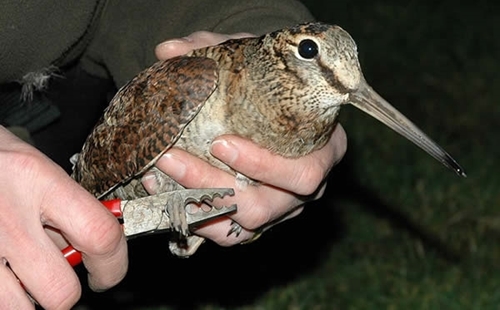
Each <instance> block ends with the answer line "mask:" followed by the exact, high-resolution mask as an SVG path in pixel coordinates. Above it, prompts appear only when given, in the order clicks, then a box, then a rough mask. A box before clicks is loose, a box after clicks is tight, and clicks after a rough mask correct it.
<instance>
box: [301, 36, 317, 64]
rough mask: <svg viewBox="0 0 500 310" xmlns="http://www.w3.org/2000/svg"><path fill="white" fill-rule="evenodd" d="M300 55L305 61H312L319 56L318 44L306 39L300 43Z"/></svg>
mask: <svg viewBox="0 0 500 310" xmlns="http://www.w3.org/2000/svg"><path fill="white" fill-rule="evenodd" d="M299 55H300V56H301V57H302V58H304V59H312V58H314V57H316V55H318V44H316V42H314V41H313V40H310V39H305V40H302V41H300V43H299Z"/></svg>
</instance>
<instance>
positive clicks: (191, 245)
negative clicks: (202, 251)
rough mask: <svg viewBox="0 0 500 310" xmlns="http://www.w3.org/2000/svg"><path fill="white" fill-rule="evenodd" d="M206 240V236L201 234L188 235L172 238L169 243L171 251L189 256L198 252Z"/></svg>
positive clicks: (184, 256)
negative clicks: (200, 235)
mask: <svg viewBox="0 0 500 310" xmlns="http://www.w3.org/2000/svg"><path fill="white" fill-rule="evenodd" d="M203 242H205V238H203V237H199V236H194V235H193V236H188V237H185V238H179V239H177V240H171V241H170V243H169V249H170V252H171V253H172V254H174V255H176V256H178V257H182V258H188V257H189V256H191V255H193V254H194V253H196V251H197V250H198V248H199V247H200V246H201V245H202V244H203Z"/></svg>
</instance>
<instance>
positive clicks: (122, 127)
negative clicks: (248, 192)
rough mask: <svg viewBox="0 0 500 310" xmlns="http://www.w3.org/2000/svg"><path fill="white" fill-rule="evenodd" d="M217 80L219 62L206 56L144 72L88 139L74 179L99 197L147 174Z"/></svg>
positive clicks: (165, 63)
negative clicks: (138, 176)
mask: <svg viewBox="0 0 500 310" xmlns="http://www.w3.org/2000/svg"><path fill="white" fill-rule="evenodd" d="M217 79H218V72H217V66H216V62H215V61H214V60H212V59H209V58H203V57H184V56H183V57H177V58H174V59H170V60H166V61H160V62H157V63H156V64H154V65H153V66H151V67H150V68H148V69H146V70H144V71H143V72H141V73H140V74H139V75H138V76H136V77H135V78H134V79H133V80H131V81H130V82H129V83H127V84H126V85H125V86H124V87H122V88H121V89H120V90H119V91H118V93H117V94H116V95H115V97H114V98H113V100H112V101H111V103H110V105H109V106H108V108H107V109H106V110H105V112H104V115H103V116H102V117H101V119H100V120H99V122H98V123H97V125H96V127H95V128H94V130H93V132H92V133H91V135H90V136H89V137H88V138H87V142H86V143H85V146H84V148H83V149H82V152H81V153H80V158H79V161H78V163H77V167H76V169H74V171H75V173H74V174H73V178H74V179H75V180H76V181H77V182H79V183H80V184H81V185H82V186H83V187H85V188H86V189H87V190H88V191H90V192H91V193H92V194H94V195H95V196H98V197H99V196H103V195H104V194H106V193H107V192H109V191H111V190H112V189H113V188H115V187H116V186H118V185H120V184H123V183H126V182H127V181H129V180H130V179H131V178H133V177H135V176H137V175H140V174H141V173H144V172H145V171H146V170H147V169H148V168H150V167H151V166H152V165H153V164H154V162H155V161H154V160H155V159H156V158H157V157H159V156H160V155H162V154H163V153H164V152H165V151H167V150H168V149H169V148H170V147H171V146H172V145H173V144H174V143H175V141H176V140H177V139H178V138H179V136H180V135H181V134H182V130H183V129H184V127H185V126H186V125H187V124H188V123H189V122H190V121H191V120H192V119H193V118H194V117H195V116H196V114H197V113H198V112H199V110H200V109H201V107H202V106H203V104H204V103H205V102H206V100H207V98H208V97H209V96H210V95H211V94H212V93H213V91H214V90H215V88H216V87H217ZM138 106H140V107H141V108H137V107H138Z"/></svg>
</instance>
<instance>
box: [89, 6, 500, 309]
mask: <svg viewBox="0 0 500 310" xmlns="http://www.w3.org/2000/svg"><path fill="white" fill-rule="evenodd" d="M306 4H308V6H309V7H310V9H311V10H312V11H313V13H315V15H316V17H317V18H318V19H319V20H322V21H325V22H329V23H336V24H339V25H341V26H342V27H343V28H345V29H346V30H348V31H349V32H350V33H351V35H352V36H353V37H354V38H355V40H356V41H357V43H358V48H359V50H360V58H361V62H362V66H363V68H364V72H365V76H366V78H367V80H368V82H369V83H370V84H371V85H372V86H373V87H374V88H375V89H376V90H377V91H378V92H379V93H380V94H382V96H383V97H385V98H386V99H387V100H388V101H389V102H391V103H392V104H393V105H394V106H396V107H397V108H398V109H400V111H402V112H403V113H404V114H405V115H407V116H409V118H411V119H412V120H413V121H414V122H415V123H416V124H418V125H419V127H421V128H422V129H423V130H424V131H425V132H427V133H428V134H429V135H430V136H431V137H433V139H434V140H436V141H438V142H439V143H440V144H441V145H442V146H443V147H444V148H445V149H447V150H448V151H449V152H450V153H451V154H453V155H454V156H455V158H456V159H457V160H458V161H459V162H460V163H461V164H462V165H463V166H464V168H465V169H466V171H467V172H468V177H467V178H466V179H461V178H459V177H457V176H455V175H454V174H453V172H450V171H447V170H446V169H445V168H443V167H441V166H440V164H439V163H438V162H436V161H435V160H433V159H432V158H430V157H429V156H427V155H426V154H424V153H423V152H422V151H420V150H419V149H417V148H416V147H414V146H412V145H411V144H410V143H409V142H408V141H406V140H404V139H403V138H401V137H399V136H398V135H397V134H395V133H393V132H392V131H390V130H389V129H386V128H385V127H384V126H383V125H381V124H379V123H378V122H376V121H375V120H373V119H370V118H369V117H368V116H366V115H364V114H363V113H362V112H359V111H357V110H356V109H355V108H351V107H346V108H345V109H344V110H343V111H342V113H341V116H340V120H341V122H342V124H343V125H344V127H345V128H346V131H347V133H348V137H349V150H348V153H347V155H346V157H345V159H344V160H343V161H342V163H341V164H340V165H338V166H337V167H336V168H335V169H334V170H333V171H332V173H331V175H330V178H329V186H328V191H327V193H326V194H325V197H324V198H322V199H321V200H320V201H318V202H315V203H313V204H312V205H311V206H309V207H308V208H306V211H305V212H304V214H303V215H301V216H300V217H299V218H297V219H294V220H292V221H290V222H288V223H286V224H282V225H280V226H279V227H276V228H274V229H273V231H272V232H270V233H267V234H266V235H265V236H264V237H263V238H262V239H261V240H259V241H258V242H256V243H254V244H251V245H248V246H244V247H233V248H230V249H223V248H219V247H216V246H213V245H210V244H208V245H207V246H206V247H204V248H203V249H202V250H201V253H199V254H197V255H195V257H193V258H191V259H189V260H188V261H184V260H182V261H179V260H173V259H171V258H169V255H168V253H166V251H167V250H166V249H164V250H163V249H162V250H158V251H159V252H158V251H157V252H155V253H151V255H150V256H148V255H146V254H144V253H142V254H141V252H144V251H150V250H151V245H149V246H148V245H147V244H145V243H147V242H146V241H144V240H141V243H138V242H135V243H134V242H132V243H131V251H130V252H131V270H130V274H129V276H128V277H127V279H126V281H125V282H124V283H123V284H121V285H120V286H118V287H117V288H116V289H113V290H111V291H110V292H108V293H105V294H91V293H87V294H86V295H84V296H85V297H86V299H84V300H86V304H87V305H88V307H89V308H91V309H99V308H105V307H104V305H106V304H107V303H108V302H110V301H112V302H113V305H114V306H113V308H116V307H119V308H121V309H136V310H138V309H142V310H145V309H156V310H159V309H200V310H202V309H203V310H209V309H318V310H319V309H497V308H498V305H499V304H500V289H499V287H500V273H499V267H500V177H499V171H500V169H499V168H500V167H499V166H498V163H499V158H500V146H499V143H498V136H499V135H500V127H499V126H498V122H499V121H500V104H499V99H498V98H500V87H499V85H500V75H499V74H498V72H500V59H499V58H500V56H499V55H500V40H499V39H498V34H497V33H496V32H495V31H494V29H496V26H497V22H498V17H499V16H500V14H499V12H500V10H498V8H496V7H493V6H494V5H493V4H490V5H486V2H484V3H483V2H482V1H475V2H471V3H462V4H459V3H458V2H456V1H451V0H445V1H441V2H440V3H439V4H436V3H435V2H433V1H409V2H407V3H403V2H402V1H379V2H376V1H374V2H371V3H369V4H366V3H365V2H363V3H362V4H361V2H359V3H358V2H356V1H320V0H316V1H308V2H306ZM155 238H156V239H155ZM157 238H161V237H156V236H155V237H152V238H150V239H149V241H148V242H150V243H154V242H164V239H161V240H157ZM162 266H167V267H166V268H163V267H162ZM151 275H153V276H156V277H157V279H159V281H160V283H162V284H160V285H159V286H158V285H156V284H153V283H152V282H151V281H152V280H153V279H152V276H151ZM220 281H222V284H220V283H221V282H220ZM117 305H118V306H117Z"/></svg>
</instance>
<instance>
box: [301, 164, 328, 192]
mask: <svg viewBox="0 0 500 310" xmlns="http://www.w3.org/2000/svg"><path fill="white" fill-rule="evenodd" d="M324 178H325V169H324V168H323V167H321V166H319V165H315V166H310V167H304V168H302V169H301V170H299V172H298V176H297V177H296V178H294V180H296V183H295V184H294V188H295V189H296V190H295V193H296V194H298V195H301V196H309V195H312V194H314V193H315V192H316V190H317V189H318V187H319V185H320V184H321V183H322V182H323V179H324Z"/></svg>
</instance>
